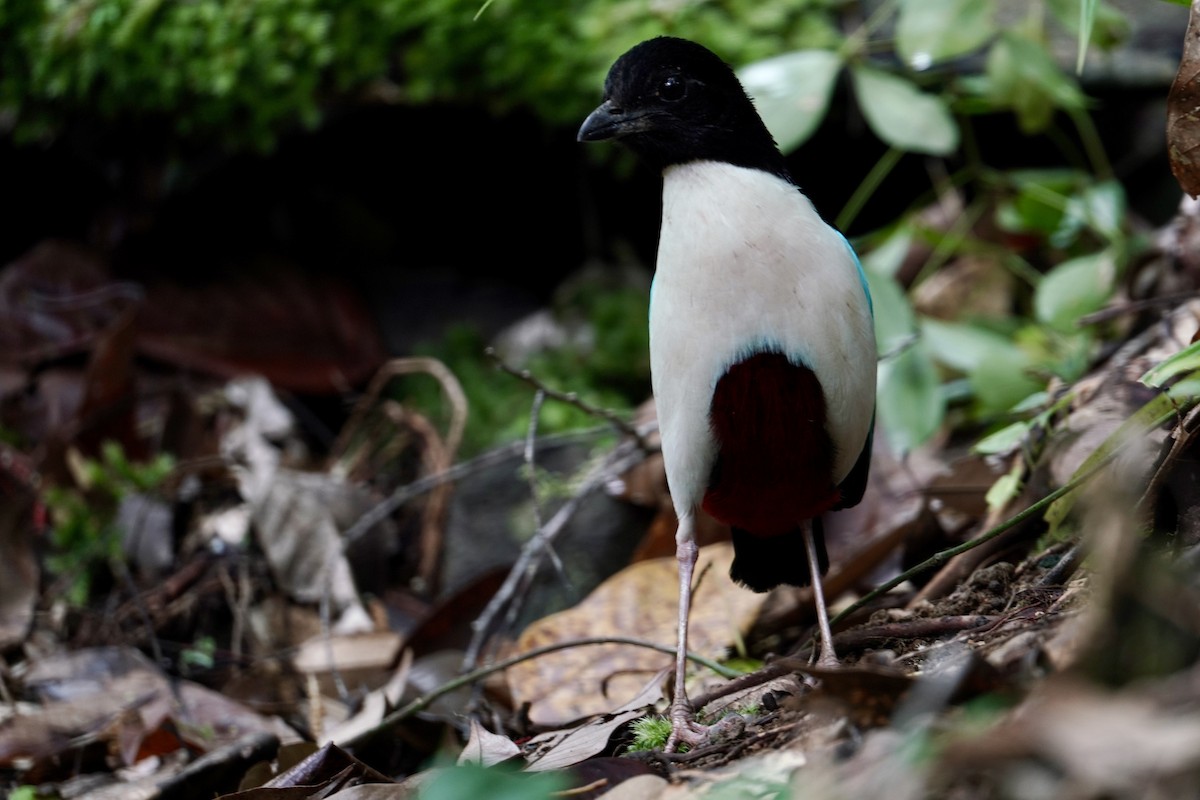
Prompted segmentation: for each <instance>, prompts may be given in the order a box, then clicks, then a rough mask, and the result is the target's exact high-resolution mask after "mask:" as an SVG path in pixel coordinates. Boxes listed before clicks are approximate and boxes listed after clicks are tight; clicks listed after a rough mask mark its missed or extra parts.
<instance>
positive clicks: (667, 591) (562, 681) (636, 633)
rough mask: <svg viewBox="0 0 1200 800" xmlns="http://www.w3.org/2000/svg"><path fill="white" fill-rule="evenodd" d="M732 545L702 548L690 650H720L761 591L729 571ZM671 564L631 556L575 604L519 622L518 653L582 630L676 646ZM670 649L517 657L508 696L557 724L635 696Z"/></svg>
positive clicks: (748, 616) (599, 649)
mask: <svg viewBox="0 0 1200 800" xmlns="http://www.w3.org/2000/svg"><path fill="white" fill-rule="evenodd" d="M732 561H733V547H732V545H730V544H729V543H721V544H714V545H710V546H708V547H704V548H701V550H700V558H699V562H698V565H697V571H696V574H697V575H699V574H700V573H701V572H702V571H705V570H707V571H706V573H705V575H704V578H703V580H702V581H701V582H700V586H699V589H698V590H697V591H696V593H695V597H694V599H693V602H692V613H691V641H690V648H691V650H692V651H693V652H696V653H700V654H702V655H706V656H709V657H713V658H716V657H720V656H721V654H722V653H723V652H724V650H725V648H726V647H727V646H728V645H729V644H730V643H731V642H734V641H736V640H737V638H738V637H739V636H741V635H743V634H744V633H745V632H746V630H747V629H748V628H749V626H750V624H751V623H752V622H753V620H754V618H755V616H756V615H757V614H758V611H759V608H760V607H761V606H762V603H763V600H764V598H765V597H766V595H761V594H755V593H753V592H750V591H747V590H746V589H744V588H742V587H740V586H737V585H736V584H735V583H734V582H733V581H732V580H730V578H729V565H730V563H732ZM677 570H678V566H677V563H676V561H675V559H674V558H662V559H655V560H652V561H643V562H639V563H636V564H634V565H632V566H630V567H628V568H626V569H624V570H622V571H621V572H619V573H617V574H616V575H614V576H613V577H611V578H609V579H608V580H606V581H605V582H604V583H602V584H601V585H600V586H598V587H597V588H596V589H595V591H593V592H592V593H591V594H590V595H588V597H587V598H585V599H584V601H583V602H582V603H580V604H579V605H578V606H576V607H574V608H571V609H568V610H566V611H562V612H559V613H558V614H554V615H551V616H549V617H546V618H545V619H542V620H539V621H538V622H535V623H534V624H532V625H530V626H529V627H528V628H526V629H525V632H524V633H522V634H521V638H520V640H519V641H518V643H517V648H516V649H517V652H525V651H528V650H532V649H534V648H536V647H542V646H545V645H549V644H554V643H558V642H568V641H571V640H573V639H583V638H586V637H597V636H599V637H604V636H614V637H633V638H637V639H645V640H646V641H650V642H655V643H657V644H661V645H666V646H669V647H674V646H675V636H676V617H677V612H678V596H677V587H678V572H677ZM671 663H672V656H670V655H668V654H666V653H661V652H658V651H655V650H650V649H648V648H643V647H635V646H631V645H623V644H611V645H608V644H605V645H591V646H586V647H583V646H581V647H578V648H570V649H567V650H563V651H561V652H558V653H551V654H550V655H547V656H543V657H541V658H537V659H533V660H530V661H525V662H522V663H521V664H518V665H516V666H515V667H512V668H510V669H509V670H508V681H509V686H510V688H511V690H512V693H513V698H514V701H515V702H516V703H517V704H518V705H519V704H521V703H525V702H528V703H530V704H531V707H530V709H529V716H530V718H531V719H532V720H533V721H534V722H535V723H537V724H539V725H559V724H563V723H565V722H568V721H570V720H574V719H578V718H580V717H584V716H587V715H589V714H596V713H602V712H604V711H609V710H611V709H613V708H614V707H616V706H618V705H620V704H621V703H623V702H624V701H626V700H627V699H629V698H630V697H632V696H634V695H636V694H637V693H638V692H639V691H640V690H641V688H642V687H643V686H644V685H645V682H646V680H647V679H648V678H649V676H651V675H653V674H654V673H655V672H657V671H659V670H660V669H662V668H663V667H665V666H667V665H669V664H671Z"/></svg>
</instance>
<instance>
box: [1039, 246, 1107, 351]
mask: <svg viewBox="0 0 1200 800" xmlns="http://www.w3.org/2000/svg"><path fill="white" fill-rule="evenodd" d="M1116 278H1117V265H1116V261H1115V259H1114V258H1113V254H1112V252H1111V251H1109V250H1101V251H1099V252H1096V253H1090V254H1088V255H1085V256H1079V257H1078V258H1072V259H1070V260H1068V261H1064V262H1062V263H1061V264H1059V265H1058V266H1057V267H1055V268H1054V269H1052V270H1050V272H1048V273H1046V275H1045V276H1044V277H1043V278H1042V280H1041V281H1040V282H1039V283H1038V286H1037V289H1036V291H1035V292H1034V296H1033V308H1034V314H1036V316H1037V318H1038V320H1040V321H1041V322H1044V323H1046V324H1047V325H1049V326H1051V327H1052V328H1055V329H1056V330H1060V331H1071V330H1074V329H1075V323H1076V321H1077V320H1078V319H1079V318H1080V317H1082V316H1083V315H1085V314H1090V313H1091V312H1093V311H1098V310H1099V309H1101V308H1103V307H1104V304H1105V303H1107V302H1108V299H1109V297H1111V296H1112V292H1113V285H1114V283H1115V282H1116Z"/></svg>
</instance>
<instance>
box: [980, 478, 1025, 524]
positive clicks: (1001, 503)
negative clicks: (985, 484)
mask: <svg viewBox="0 0 1200 800" xmlns="http://www.w3.org/2000/svg"><path fill="white" fill-rule="evenodd" d="M1020 491H1021V476H1020V475H1017V474H1016V473H1015V472H1009V473H1006V474H1004V475H1001V476H1000V477H999V478H997V479H996V482H995V483H993V484H992V488H990V489H988V491H987V495H986V497H985V498H984V499H985V500H986V501H987V507H988V511H991V512H992V513H993V514H994V513H996V512H998V511H1000V510H1001V509H1003V508H1004V507H1005V506H1007V505H1008V504H1009V503H1010V502H1012V500H1013V498H1015V497H1016V496H1017V493H1018V492H1020Z"/></svg>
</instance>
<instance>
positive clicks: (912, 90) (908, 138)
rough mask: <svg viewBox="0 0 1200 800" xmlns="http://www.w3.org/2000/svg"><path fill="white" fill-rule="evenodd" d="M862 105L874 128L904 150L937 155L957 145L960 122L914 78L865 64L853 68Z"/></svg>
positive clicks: (951, 149) (944, 153)
mask: <svg viewBox="0 0 1200 800" xmlns="http://www.w3.org/2000/svg"><path fill="white" fill-rule="evenodd" d="M850 75H851V77H852V78H853V81H854V92H855V95H856V96H857V97H858V105H859V108H861V109H862V112H863V116H864V117H865V118H866V120H867V124H868V125H870V126H871V130H872V131H873V132H874V133H875V135H876V136H878V137H879V138H880V139H882V140H883V141H884V142H886V143H887V144H890V145H892V146H893V147H897V148H899V149H901V150H908V151H910V152H914V153H925V154H928V155H934V156H944V155H949V154H950V153H952V152H954V150H956V149H957V148H958V136H959V131H958V125H957V124H955V121H954V117H953V116H952V115H951V114H950V109H949V107H948V106H947V105H946V102H945V100H943V99H942V98H941V97H939V96H938V95H935V94H929V93H927V92H922V91H921V90H920V89H919V88H917V86H916V84H914V83H913V82H912V81H910V80H908V79H906V78H902V77H900V76H898V75H893V74H891V73H890V72H884V71H882V70H878V69H873V68H871V67H865V66H861V65H860V66H855V67H852V68H851V70H850Z"/></svg>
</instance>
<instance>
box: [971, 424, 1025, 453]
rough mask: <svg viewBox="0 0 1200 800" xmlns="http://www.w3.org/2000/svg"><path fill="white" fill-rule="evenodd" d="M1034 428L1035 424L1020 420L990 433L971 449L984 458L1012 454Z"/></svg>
mask: <svg viewBox="0 0 1200 800" xmlns="http://www.w3.org/2000/svg"><path fill="white" fill-rule="evenodd" d="M1032 427H1033V423H1032V422H1030V421H1028V420H1019V421H1017V422H1014V423H1012V424H1011V425H1005V426H1004V427H1003V428H1001V429H1000V430H998V431H995V432H993V433H989V434H988V435H987V436H985V437H983V438H982V439H980V440H979V441H978V442H976V443H975V445H974V447H972V448H971V452H973V453H978V454H979V455H982V456H996V455H1002V454H1004V453H1011V452H1012V451H1013V450H1015V449H1017V448H1018V447H1020V446H1021V443H1022V442H1024V441H1025V437H1026V436H1028V435H1029V431H1030V429H1031V428H1032Z"/></svg>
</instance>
